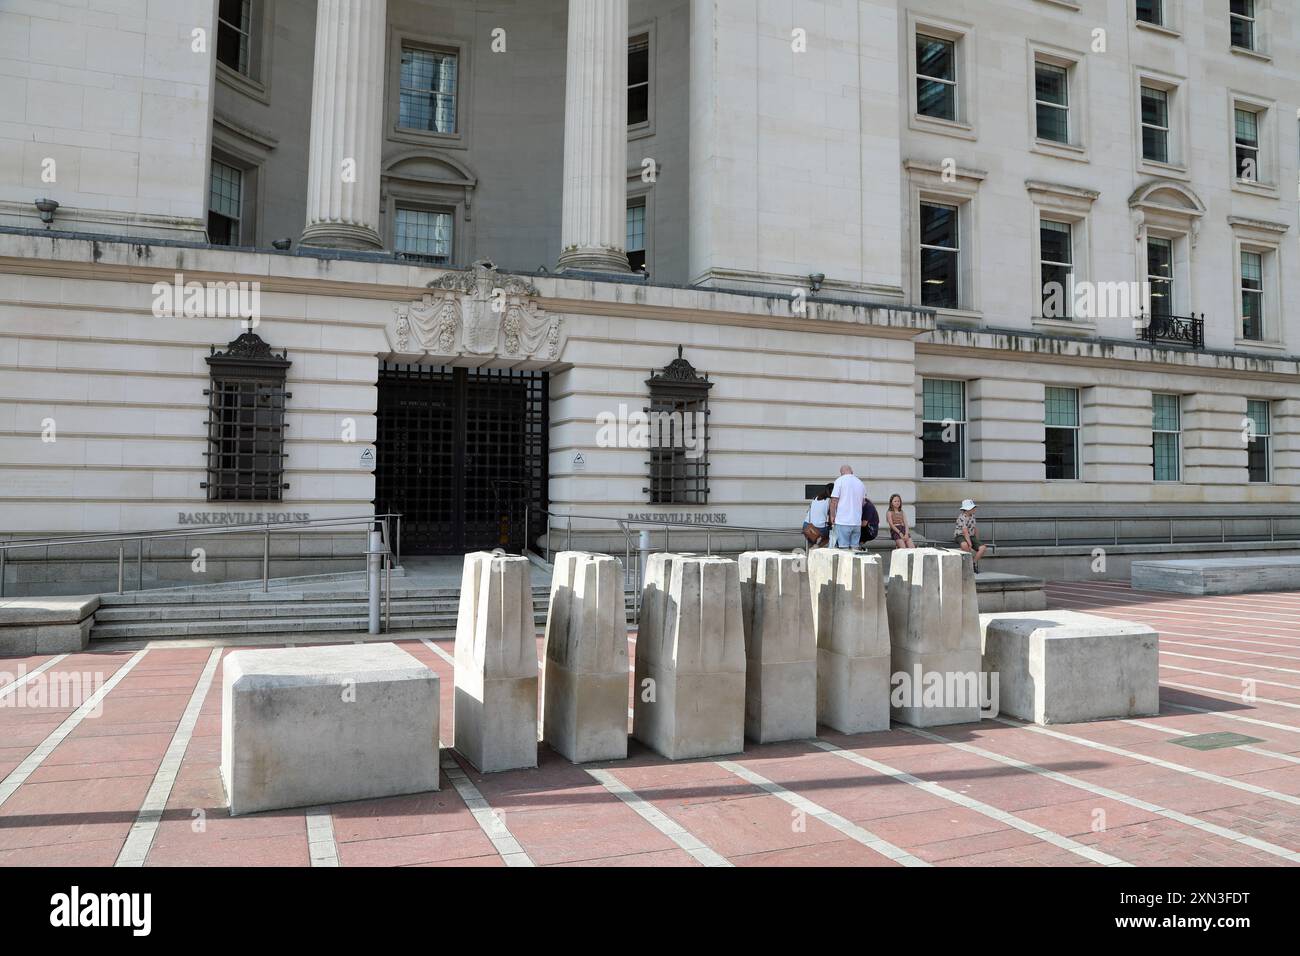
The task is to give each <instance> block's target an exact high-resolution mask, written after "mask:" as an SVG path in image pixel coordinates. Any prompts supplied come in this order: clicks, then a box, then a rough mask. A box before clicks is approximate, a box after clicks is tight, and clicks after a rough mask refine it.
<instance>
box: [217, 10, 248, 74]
mask: <svg viewBox="0 0 1300 956" xmlns="http://www.w3.org/2000/svg"><path fill="white" fill-rule="evenodd" d="M251 7H252V0H220V2H219V3H218V4H217V61H218V62H220V63H224V64H226V66H228V67H230V68H231V69H232V70H234V71H235V72H236V73H242V74H244V75H245V76H248V75H249V56H248V50H249V30H250V29H251V22H252V10H251V9H250V8H251Z"/></svg>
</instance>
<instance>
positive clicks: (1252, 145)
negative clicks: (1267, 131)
mask: <svg viewBox="0 0 1300 956" xmlns="http://www.w3.org/2000/svg"><path fill="white" fill-rule="evenodd" d="M1232 112H1233V117H1234V123H1233V126H1234V129H1235V137H1236V143H1237V178H1238V179H1244V180H1247V181H1249V182H1253V183H1257V182H1259V114H1258V113H1256V112H1254V111H1252V110H1243V109H1242V108H1241V107H1236V108H1235V109H1233V111H1232Z"/></svg>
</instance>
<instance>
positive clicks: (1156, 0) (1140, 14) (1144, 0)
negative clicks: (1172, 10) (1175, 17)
mask: <svg viewBox="0 0 1300 956" xmlns="http://www.w3.org/2000/svg"><path fill="white" fill-rule="evenodd" d="M1137 18H1138V19H1139V20H1141V21H1142V22H1143V23H1154V24H1156V25H1157V26H1160V25H1162V24H1163V23H1164V22H1165V4H1164V0H1137Z"/></svg>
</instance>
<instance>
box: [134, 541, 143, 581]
mask: <svg viewBox="0 0 1300 956" xmlns="http://www.w3.org/2000/svg"><path fill="white" fill-rule="evenodd" d="M135 589H136V590H137V591H143V590H144V538H137V539H136V542H135Z"/></svg>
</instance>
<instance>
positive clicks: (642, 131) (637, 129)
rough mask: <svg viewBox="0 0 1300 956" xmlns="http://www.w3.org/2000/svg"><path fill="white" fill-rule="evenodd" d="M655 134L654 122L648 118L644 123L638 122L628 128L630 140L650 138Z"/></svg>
mask: <svg viewBox="0 0 1300 956" xmlns="http://www.w3.org/2000/svg"><path fill="white" fill-rule="evenodd" d="M654 134H655V127H654V124H653V123H651V122H649V121H648V120H647V121H646V122H644V123H637V124H636V125H635V126H629V127H628V128H627V138H628V142H631V141H632V140H634V139H648V138H649V137H651V136H653V135H654Z"/></svg>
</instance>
